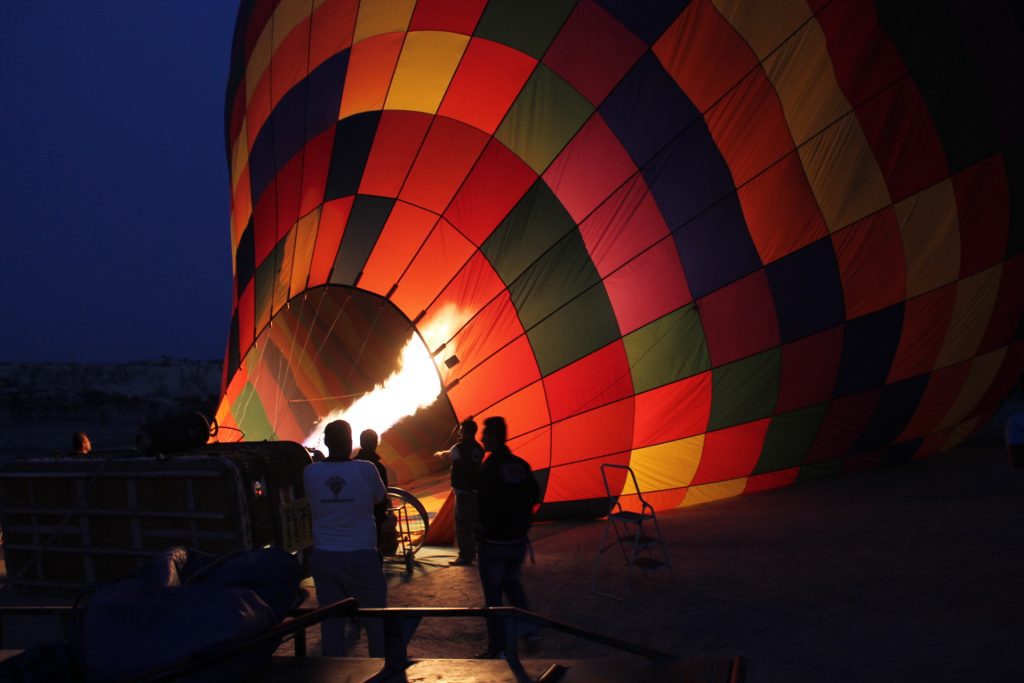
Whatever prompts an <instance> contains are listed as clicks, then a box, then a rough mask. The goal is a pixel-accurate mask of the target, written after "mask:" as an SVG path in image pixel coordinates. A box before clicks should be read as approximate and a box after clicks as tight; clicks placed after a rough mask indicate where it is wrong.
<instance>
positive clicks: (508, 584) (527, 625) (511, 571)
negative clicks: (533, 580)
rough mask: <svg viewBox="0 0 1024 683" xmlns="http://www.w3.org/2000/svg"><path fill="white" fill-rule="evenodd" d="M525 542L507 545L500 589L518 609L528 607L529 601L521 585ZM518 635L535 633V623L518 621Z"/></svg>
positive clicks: (536, 629) (526, 608)
mask: <svg viewBox="0 0 1024 683" xmlns="http://www.w3.org/2000/svg"><path fill="white" fill-rule="evenodd" d="M526 550H527V544H526V542H525V541H524V542H523V543H521V544H517V545H512V546H508V560H507V562H506V564H505V582H504V584H503V585H502V590H503V591H504V593H505V595H506V596H508V602H509V604H510V605H512V606H513V607H518V608H519V609H525V610H528V609H530V601H529V600H528V599H527V597H526V588H525V587H524V586H523V562H524V561H525V560H526ZM517 630H518V633H519V635H520V636H523V637H529V636H532V635H534V634H536V633H537V631H538V628H537V626H536V624H533V623H531V622H528V621H520V622H519V623H518V626H517Z"/></svg>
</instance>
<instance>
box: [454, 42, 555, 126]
mask: <svg viewBox="0 0 1024 683" xmlns="http://www.w3.org/2000/svg"><path fill="white" fill-rule="evenodd" d="M536 64H537V62H536V60H534V59H533V58H532V57H530V56H528V55H525V54H523V53H522V52H520V51H519V50H515V49H513V48H510V47H508V46H507V45H501V44H499V43H494V42H491V41H489V40H483V39H481V38H473V39H472V40H470V41H469V45H468V46H467V47H466V52H465V54H463V56H462V62H460V63H459V68H458V69H457V70H456V71H455V76H454V77H453V78H452V82H451V84H450V85H449V86H448V92H447V94H445V96H444V100H443V101H442V102H441V107H440V108H439V109H438V112H437V113H438V115H439V116H449V117H451V118H453V119H456V120H458V121H463V122H465V123H467V124H469V125H471V126H475V127H477V128H479V129H480V130H482V131H485V132H487V133H493V132H494V131H495V130H496V129H497V128H498V124H500V123H501V120H502V119H503V118H504V117H505V114H506V112H508V108H509V107H510V106H512V102H514V101H515V99H516V96H517V95H518V94H519V91H520V90H521V89H522V87H523V85H524V84H525V83H526V80H527V79H528V78H529V77H530V74H531V73H532V72H533V68H534V66H536ZM481 93H487V95H486V97H481Z"/></svg>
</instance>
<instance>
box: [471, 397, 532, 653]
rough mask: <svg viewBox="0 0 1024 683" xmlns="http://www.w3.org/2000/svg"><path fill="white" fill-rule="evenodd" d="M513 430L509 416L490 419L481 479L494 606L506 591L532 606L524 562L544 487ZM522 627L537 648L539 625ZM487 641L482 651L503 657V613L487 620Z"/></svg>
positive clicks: (485, 581) (483, 572)
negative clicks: (511, 444) (516, 448)
mask: <svg viewBox="0 0 1024 683" xmlns="http://www.w3.org/2000/svg"><path fill="white" fill-rule="evenodd" d="M507 436H508V428H507V426H506V425H505V418H503V417H489V418H487V419H486V420H484V434H483V442H484V450H485V451H486V452H488V453H490V456H489V457H488V458H487V459H486V460H485V461H484V463H483V466H482V467H481V468H480V478H479V480H478V482H477V498H478V500H477V503H478V520H479V521H478V524H477V531H478V537H479V540H480V544H479V547H478V550H477V552H478V555H479V565H480V583H481V585H482V586H483V591H484V602H485V603H486V604H487V606H488V607H500V606H501V605H502V604H503V603H502V598H503V596H508V601H509V602H510V603H511V604H512V606H513V607H519V608H520V609H530V606H529V603H528V602H527V599H526V591H525V590H524V588H523V582H522V567H523V561H524V560H525V559H526V551H527V549H528V548H529V543H530V541H529V537H528V536H527V534H528V532H529V530H530V525H531V524H532V522H533V508H534V506H535V505H536V504H537V503H538V502H539V501H540V489H539V487H538V486H537V480H536V479H534V477H533V470H531V469H530V465H529V463H527V462H526V461H525V460H523V459H522V458H520V457H517V456H515V455H513V454H512V452H511V451H510V450H509V449H508V446H506V445H505V440H506V438H507ZM519 631H520V633H521V634H522V635H523V639H524V641H525V644H526V648H527V650H532V649H535V648H536V646H537V643H538V641H537V636H536V627H534V626H533V625H532V624H526V623H523V624H521V626H520V629H519ZM487 641H488V642H487V651H486V652H485V653H483V655H482V657H488V658H493V657H497V656H499V655H500V653H501V652H502V651H503V650H504V649H505V624H504V623H503V620H502V619H488V620H487Z"/></svg>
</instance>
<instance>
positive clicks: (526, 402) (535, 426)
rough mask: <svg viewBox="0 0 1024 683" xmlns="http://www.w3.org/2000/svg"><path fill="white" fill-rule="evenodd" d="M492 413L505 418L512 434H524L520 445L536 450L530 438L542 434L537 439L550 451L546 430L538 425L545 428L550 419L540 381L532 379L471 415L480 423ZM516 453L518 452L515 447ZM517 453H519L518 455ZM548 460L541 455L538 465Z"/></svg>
mask: <svg viewBox="0 0 1024 683" xmlns="http://www.w3.org/2000/svg"><path fill="white" fill-rule="evenodd" d="M495 415H500V416H502V417H504V418H505V422H506V424H508V427H509V430H510V431H512V432H513V434H524V435H525V436H524V437H521V438H520V441H521V445H522V446H523V447H529V448H531V449H533V450H537V448H538V446H535V445H534V442H536V441H538V439H539V437H540V436H543V438H542V439H539V440H541V441H543V443H544V445H543V449H544V451H545V452H548V453H549V452H550V447H549V445H550V442H551V439H550V430H549V429H542V428H546V427H547V426H548V425H549V424H550V423H551V417H550V416H549V415H548V411H547V401H546V400H545V399H544V385H543V384H542V383H541V382H534V383H533V384H531V385H529V386H528V387H525V388H524V389H521V390H520V391H517V392H516V393H514V394H512V395H511V396H509V397H508V398H505V399H502V400H501V401H498V402H497V403H495V404H494V405H493V406H491V407H490V408H488V409H487V410H485V411H483V412H482V413H480V414H479V415H476V416H474V418H475V419H476V421H477V423H478V424H480V425H481V426H482V425H483V421H484V420H486V419H487V418H488V417H492V416H495ZM527 437H529V438H527ZM513 450H515V449H513ZM516 454H517V455H520V454H519V452H518V451H516ZM520 457H522V456H521V455H520ZM532 462H533V461H531V463H532ZM548 464H549V463H548V462H547V460H546V459H545V461H544V462H543V463H542V466H543V467H547V466H548Z"/></svg>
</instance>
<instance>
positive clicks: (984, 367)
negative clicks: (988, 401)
mask: <svg viewBox="0 0 1024 683" xmlns="http://www.w3.org/2000/svg"><path fill="white" fill-rule="evenodd" d="M1005 356H1006V347H1005V346H1004V347H1003V348H1001V349H996V350H995V351H990V352H989V353H986V354H985V355H984V356H978V357H977V358H975V359H973V360H971V361H969V362H970V366H971V371H970V372H969V373H968V375H967V380H966V381H965V382H964V385H963V388H962V389H961V390H960V392H959V393H958V394H957V396H956V400H955V401H954V402H953V405H952V406H950V408H949V412H948V413H947V414H946V416H945V417H943V419H942V421H941V422H940V423H939V429H947V428H949V427H955V426H957V425H959V424H961V423H962V422H964V421H965V420H969V419H970V418H972V417H977V413H976V412H975V411H976V410H977V406H978V404H979V403H980V402H981V399H982V398H983V397H984V396H985V394H986V393H987V392H988V390H989V389H990V388H991V387H992V384H993V383H994V382H995V380H996V373H998V372H999V368H1000V367H1001V366H1002V364H1003V358H1004V357H1005Z"/></svg>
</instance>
